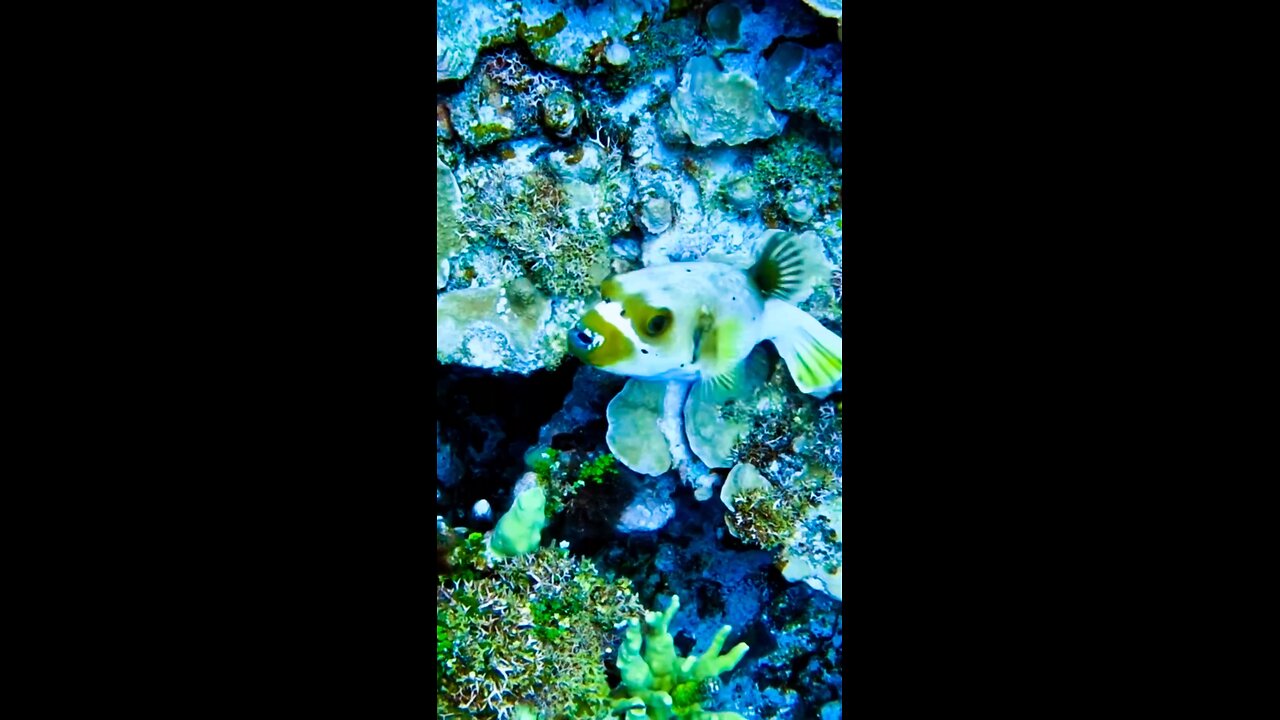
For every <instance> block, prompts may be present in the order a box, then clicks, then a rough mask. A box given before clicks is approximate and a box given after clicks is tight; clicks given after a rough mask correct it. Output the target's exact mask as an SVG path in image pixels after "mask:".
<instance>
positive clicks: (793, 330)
mask: <svg viewBox="0 0 1280 720" xmlns="http://www.w3.org/2000/svg"><path fill="white" fill-rule="evenodd" d="M764 312H765V317H764V322H765V335H766V337H767V338H768V339H769V340H770V341H771V342H772V343H773V346H774V347H775V348H777V350H778V355H779V356H780V357H781V358H782V360H783V362H785V363H786V364H787V371H788V372H789V373H790V374H791V379H792V380H793V381H795V384H796V387H798V388H800V390H801V391H802V392H805V393H808V394H810V395H815V396H818V397H825V396H827V395H829V394H831V393H832V392H833V391H835V390H837V389H839V388H840V387H841V385H842V383H843V376H844V338H841V337H840V336H839V335H836V334H835V333H833V332H831V331H830V330H828V329H827V328H825V327H823V325H822V323H820V322H818V321H817V320H816V319H815V318H814V317H813V316H812V315H810V314H809V313H807V312H805V311H803V310H801V309H799V308H797V307H795V306H794V305H789V304H787V303H785V302H782V301H781V300H767V301H765V310H764Z"/></svg>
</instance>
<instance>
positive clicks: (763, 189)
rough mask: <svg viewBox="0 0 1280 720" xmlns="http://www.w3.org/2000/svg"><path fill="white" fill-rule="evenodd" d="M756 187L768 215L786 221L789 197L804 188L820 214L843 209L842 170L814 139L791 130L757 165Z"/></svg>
mask: <svg viewBox="0 0 1280 720" xmlns="http://www.w3.org/2000/svg"><path fill="white" fill-rule="evenodd" d="M752 175H753V176H754V178H755V187H756V188H758V189H759V192H760V193H761V195H762V205H763V206H764V207H765V209H766V211H768V212H767V213H766V214H772V215H774V216H776V217H785V216H786V212H785V210H784V207H783V206H784V203H785V202H786V199H787V196H788V193H790V192H791V191H792V190H793V189H795V188H802V189H803V190H804V191H805V192H806V193H807V194H808V197H809V198H810V199H811V201H812V202H813V205H814V207H815V208H816V209H817V212H818V213H820V214H823V213H830V212H834V211H836V210H837V209H838V208H839V205H840V188H841V185H842V183H843V178H842V175H841V171H840V168H839V167H838V166H836V165H835V164H834V163H832V162H831V160H830V158H829V157H828V156H827V152H826V150H825V149H824V148H823V147H822V146H821V145H820V144H819V143H818V142H817V141H816V140H814V139H813V138H811V137H809V136H807V135H804V134H801V133H799V132H795V131H791V130H788V131H787V132H786V133H784V134H783V135H782V136H780V137H778V138H775V139H774V140H773V141H771V142H770V143H769V145H768V148H767V149H766V150H765V151H764V153H763V154H761V155H760V156H759V157H758V158H756V161H755V168H754V170H753V172H752Z"/></svg>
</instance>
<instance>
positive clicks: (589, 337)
mask: <svg viewBox="0 0 1280 720" xmlns="http://www.w3.org/2000/svg"><path fill="white" fill-rule="evenodd" d="M602 343H604V336H603V335H601V334H600V333H598V332H596V331H595V330H592V329H591V328H589V327H587V326H585V325H583V324H581V323H579V324H578V325H577V326H575V327H574V328H573V329H571V330H569V352H571V353H573V354H574V356H575V357H577V358H579V359H581V360H586V359H587V356H588V355H590V354H591V351H592V350H595V349H596V348H598V347H600V345H601V344H602Z"/></svg>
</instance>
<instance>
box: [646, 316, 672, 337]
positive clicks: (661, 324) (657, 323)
mask: <svg viewBox="0 0 1280 720" xmlns="http://www.w3.org/2000/svg"><path fill="white" fill-rule="evenodd" d="M670 320H671V317H670V316H669V315H667V314H665V313H663V314H659V315H654V316H653V317H651V318H649V324H648V325H646V326H645V330H647V331H648V333H649V334H650V335H658V334H660V333H662V331H663V330H666V329H667V325H668V323H669V322H670Z"/></svg>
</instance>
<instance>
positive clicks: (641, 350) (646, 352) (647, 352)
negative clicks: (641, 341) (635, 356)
mask: <svg viewBox="0 0 1280 720" xmlns="http://www.w3.org/2000/svg"><path fill="white" fill-rule="evenodd" d="M640 352H642V353H644V354H645V355H648V354H649V351H648V350H645V349H644V348H640Z"/></svg>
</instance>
